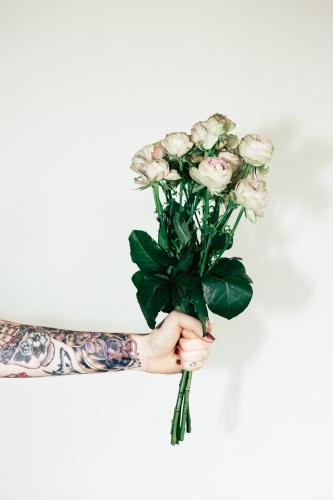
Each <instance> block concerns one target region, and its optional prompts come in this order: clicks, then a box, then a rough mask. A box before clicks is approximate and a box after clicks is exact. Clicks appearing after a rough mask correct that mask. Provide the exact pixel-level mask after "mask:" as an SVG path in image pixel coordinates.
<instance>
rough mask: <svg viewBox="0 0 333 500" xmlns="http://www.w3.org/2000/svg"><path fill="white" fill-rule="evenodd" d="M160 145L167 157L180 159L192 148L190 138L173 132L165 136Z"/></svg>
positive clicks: (184, 134) (182, 133) (181, 133)
mask: <svg viewBox="0 0 333 500" xmlns="http://www.w3.org/2000/svg"><path fill="white" fill-rule="evenodd" d="M161 145H162V147H163V148H165V150H166V151H167V153H168V154H169V155H174V156H178V157H180V156H183V155H185V154H186V153H187V152H188V151H189V150H190V149H191V148H192V146H193V142H191V141H190V137H189V136H188V135H187V134H186V133H185V132H173V133H171V134H167V135H166V136H165V139H163V140H162V141H161Z"/></svg>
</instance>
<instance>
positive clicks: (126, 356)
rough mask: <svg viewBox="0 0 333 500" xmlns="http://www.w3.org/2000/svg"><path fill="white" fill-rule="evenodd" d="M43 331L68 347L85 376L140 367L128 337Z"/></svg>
mask: <svg viewBox="0 0 333 500" xmlns="http://www.w3.org/2000/svg"><path fill="white" fill-rule="evenodd" d="M44 328H45V329H47V330H48V332H49V334H50V335H51V336H52V337H53V338H54V339H55V340H58V341H60V342H63V343H64V344H66V345H68V346H69V347H72V348H73V350H74V353H75V357H76V359H77V361H78V363H79V365H80V367H81V368H82V369H84V370H86V371H88V372H96V371H109V370H112V371H118V370H124V369H126V368H139V367H140V366H141V365H140V360H139V357H138V355H139V353H138V352H137V344H136V342H135V340H134V339H133V338H132V337H131V336H130V335H126V334H121V333H103V332H76V331H71V330H58V329H56V328H46V327H44Z"/></svg>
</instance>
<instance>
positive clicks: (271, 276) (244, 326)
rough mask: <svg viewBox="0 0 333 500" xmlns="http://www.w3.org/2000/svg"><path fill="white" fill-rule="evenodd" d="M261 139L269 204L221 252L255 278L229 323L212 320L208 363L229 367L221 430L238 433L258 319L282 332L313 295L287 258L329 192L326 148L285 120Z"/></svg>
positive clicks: (260, 335) (261, 335)
mask: <svg viewBox="0 0 333 500" xmlns="http://www.w3.org/2000/svg"><path fill="white" fill-rule="evenodd" d="M261 134H262V136H263V137H270V138H271V139H272V141H273V144H274V146H275V154H274V157H273V161H272V166H271V169H270V172H269V174H268V176H267V188H268V191H269V195H268V196H269V197H268V207H267V208H266V214H265V217H264V219H259V220H258V221H257V224H256V227H254V228H253V227H252V226H251V227H250V223H249V222H247V223H246V224H243V227H241V228H239V229H238V231H237V233H236V242H235V245H234V248H232V249H231V250H230V252H229V255H228V256H230V257H232V256H239V257H242V258H243V262H244V265H245V267H246V269H247V270H248V273H249V275H250V276H251V277H252V278H253V280H254V300H253V302H252V304H250V306H249V308H248V309H247V311H246V312H244V313H243V314H242V315H240V316H239V317H237V318H235V319H234V320H232V321H230V322H228V321H226V320H223V319H220V318H217V317H214V326H215V331H218V330H220V331H221V332H223V333H222V334H219V333H218V342H217V344H216V348H215V349H213V350H212V353H211V361H212V364H213V365H215V366H216V365H219V366H222V367H227V368H228V370H229V375H228V377H229V382H228V385H227V390H226V395H225V398H224V401H223V403H222V407H221V413H220V417H219V421H220V424H221V425H223V426H224V427H225V429H226V431H227V432H232V431H233V430H235V429H236V428H237V424H238V419H239V405H240V397H241V390H242V381H243V376H244V373H245V367H246V365H247V364H248V363H249V362H251V361H252V360H253V359H255V357H256V356H257V355H258V353H259V350H260V348H261V346H262V344H263V342H264V340H265V336H266V333H265V325H264V316H266V315H267V314H270V316H271V318H272V319H274V314H279V315H280V318H281V315H282V316H283V317H284V318H285V322H286V328H288V316H290V315H293V314H297V313H299V312H300V311H302V310H303V309H304V308H305V307H306V306H307V305H308V304H309V301H310V300H311V298H312V295H313V286H312V284H311V281H310V277H307V276H306V275H305V276H304V275H302V274H301V273H300V270H299V269H297V267H295V265H294V261H293V260H292V259H291V258H290V257H289V253H290V245H291V244H292V243H293V242H294V241H295V240H297V239H298V237H299V234H300V233H299V230H300V228H301V227H302V224H301V223H303V222H304V219H305V220H308V221H309V224H308V226H309V230H308V238H309V244H310V245H311V241H315V238H316V234H315V227H316V223H315V222H316V219H317V218H318V215H319V214H320V213H322V212H324V211H325V210H326V209H327V208H328V204H329V193H328V192H327V191H326V190H325V188H324V187H323V186H322V185H320V180H321V179H322V178H323V176H322V175H321V174H323V173H324V170H325V168H326V167H327V166H328V165H327V164H328V161H329V159H330V158H331V149H330V148H328V147H327V145H326V144H321V143H320V142H318V141H316V140H313V139H309V140H308V141H307V140H306V141H305V142H304V139H303V140H302V137H301V136H300V132H299V130H298V128H297V127H296V126H295V125H293V124H292V123H289V122H286V123H282V124H281V125H280V126H279V127H278V128H276V129H271V130H269V129H266V130H265V129H261ZM314 165H315V168H314ZM258 226H259V227H258Z"/></svg>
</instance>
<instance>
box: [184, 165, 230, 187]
mask: <svg viewBox="0 0 333 500" xmlns="http://www.w3.org/2000/svg"><path fill="white" fill-rule="evenodd" d="M190 176H191V177H192V179H194V180H195V181H196V182H198V183H199V184H202V185H203V186H206V187H208V188H209V190H210V191H211V193H212V194H214V192H216V191H220V190H221V189H223V188H224V187H225V186H226V185H227V184H228V183H229V182H230V179H231V176H232V169H231V167H230V165H228V164H227V163H226V162H225V161H224V160H222V158H217V157H215V156H209V157H208V158H205V159H204V160H203V161H202V162H201V163H200V164H199V167H198V168H195V167H192V168H190Z"/></svg>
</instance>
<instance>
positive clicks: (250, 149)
mask: <svg viewBox="0 0 333 500" xmlns="http://www.w3.org/2000/svg"><path fill="white" fill-rule="evenodd" d="M238 151H239V154H240V155H241V157H242V158H244V160H245V161H246V163H249V164H250V165H253V166H255V167H259V166H260V165H265V164H266V163H268V162H269V160H270V159H271V158H272V155H273V151H274V146H273V144H272V141H271V140H270V139H262V138H261V137H260V135H258V134H248V135H246V136H245V137H244V138H243V139H242V140H241V142H240V144H239V146H238Z"/></svg>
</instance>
